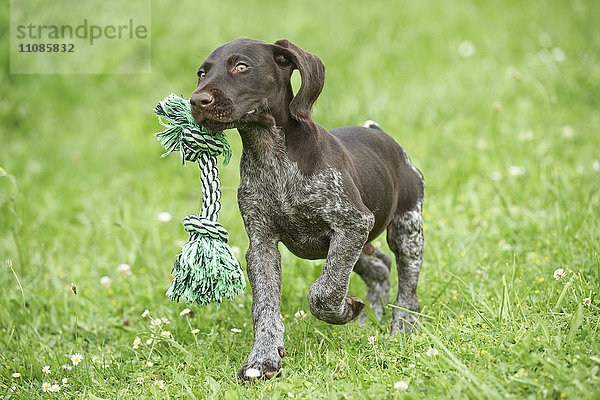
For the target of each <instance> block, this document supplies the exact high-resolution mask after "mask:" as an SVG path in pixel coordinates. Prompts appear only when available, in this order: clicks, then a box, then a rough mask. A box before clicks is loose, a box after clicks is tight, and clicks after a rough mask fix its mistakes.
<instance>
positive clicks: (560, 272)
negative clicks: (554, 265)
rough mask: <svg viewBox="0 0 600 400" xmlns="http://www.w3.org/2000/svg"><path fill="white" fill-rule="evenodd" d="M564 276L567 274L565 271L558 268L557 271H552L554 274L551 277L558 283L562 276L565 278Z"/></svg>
mask: <svg viewBox="0 0 600 400" xmlns="http://www.w3.org/2000/svg"><path fill="white" fill-rule="evenodd" d="M566 274H567V273H566V272H565V270H564V269H562V268H558V269H556V270H555V271H554V274H553V276H554V279H556V280H557V281H558V280H560V279H561V278H564V276H565V275H566Z"/></svg>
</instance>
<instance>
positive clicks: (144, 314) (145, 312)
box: [142, 310, 150, 318]
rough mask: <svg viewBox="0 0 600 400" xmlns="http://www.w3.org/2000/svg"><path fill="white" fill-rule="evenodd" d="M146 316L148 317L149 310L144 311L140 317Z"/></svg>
mask: <svg viewBox="0 0 600 400" xmlns="http://www.w3.org/2000/svg"><path fill="white" fill-rule="evenodd" d="M148 315H150V310H144V312H143V313H142V317H143V318H146V317H147V316H148Z"/></svg>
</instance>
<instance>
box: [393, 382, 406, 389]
mask: <svg viewBox="0 0 600 400" xmlns="http://www.w3.org/2000/svg"><path fill="white" fill-rule="evenodd" d="M394 389H396V390H406V389H408V383H406V382H404V381H398V382H396V383H394Z"/></svg>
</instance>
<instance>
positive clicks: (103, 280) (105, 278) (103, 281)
mask: <svg viewBox="0 0 600 400" xmlns="http://www.w3.org/2000/svg"><path fill="white" fill-rule="evenodd" d="M111 283H112V279H110V278H109V277H108V276H103V277H102V278H100V284H101V285H102V286H104V287H105V288H109V287H110V284H111Z"/></svg>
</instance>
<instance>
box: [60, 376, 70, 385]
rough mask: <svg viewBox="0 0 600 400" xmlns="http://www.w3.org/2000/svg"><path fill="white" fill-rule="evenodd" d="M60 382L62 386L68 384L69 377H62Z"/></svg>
mask: <svg viewBox="0 0 600 400" xmlns="http://www.w3.org/2000/svg"><path fill="white" fill-rule="evenodd" d="M61 382H62V385H63V386H69V379H68V378H62V380H61Z"/></svg>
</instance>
